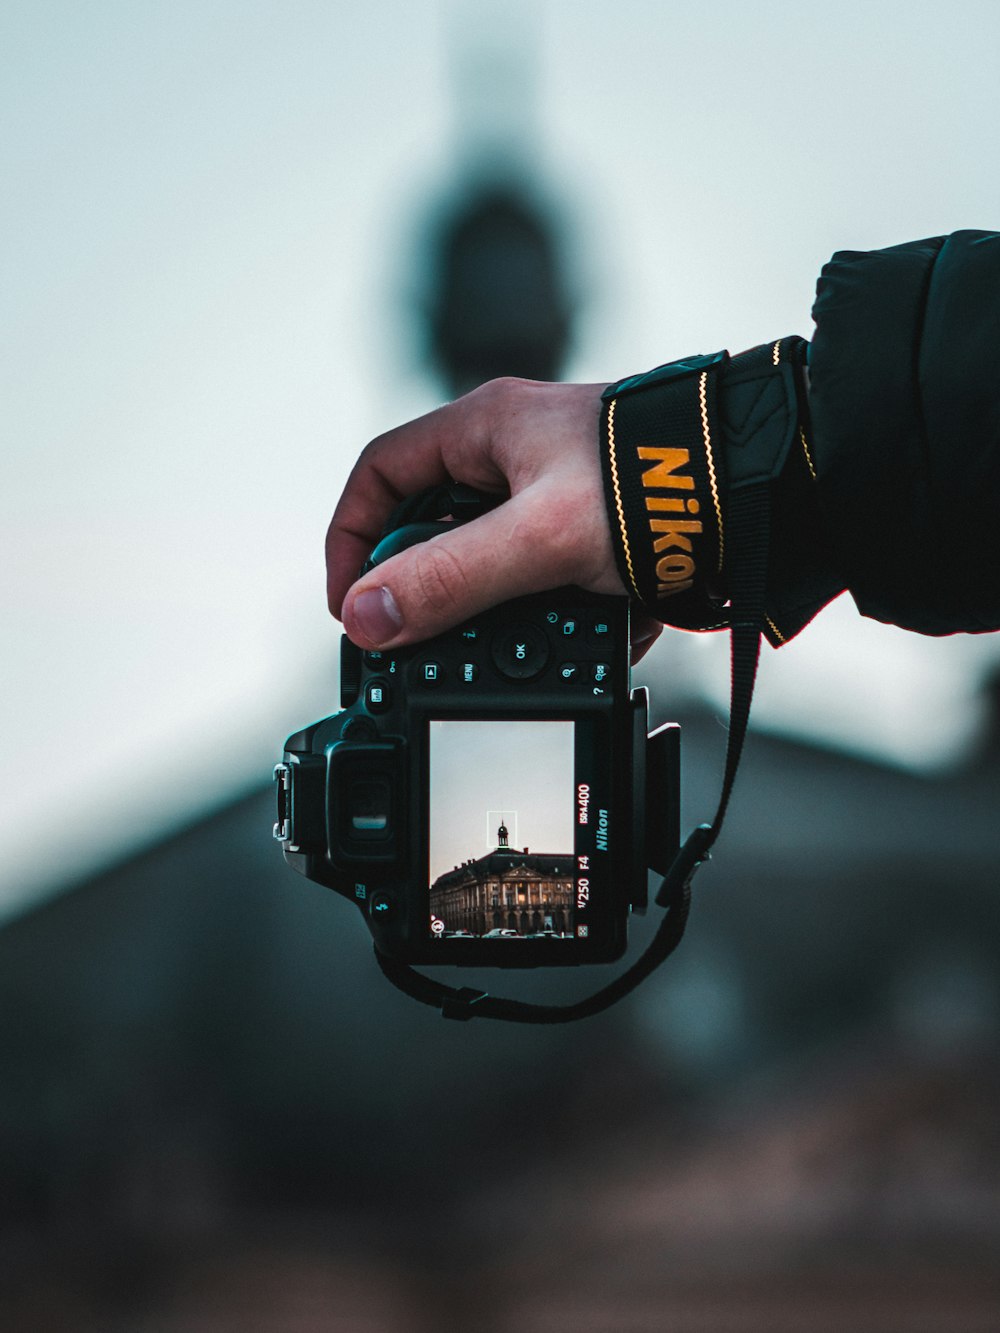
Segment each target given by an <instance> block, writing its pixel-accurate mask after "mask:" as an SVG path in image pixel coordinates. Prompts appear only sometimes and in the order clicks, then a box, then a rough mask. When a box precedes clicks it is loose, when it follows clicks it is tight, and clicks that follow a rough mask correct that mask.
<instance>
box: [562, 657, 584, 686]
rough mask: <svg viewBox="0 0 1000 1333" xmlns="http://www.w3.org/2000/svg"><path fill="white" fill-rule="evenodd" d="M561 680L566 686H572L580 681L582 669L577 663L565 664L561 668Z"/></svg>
mask: <svg viewBox="0 0 1000 1333" xmlns="http://www.w3.org/2000/svg"><path fill="white" fill-rule="evenodd" d="M559 679H560V680H561V681H563V682H564V683H565V684H567V685H570V684H572V683H573V681H575V680H579V679H580V668H579V666H578V665H577V663H576V662H563V664H562V666H561V667H560V668H559Z"/></svg>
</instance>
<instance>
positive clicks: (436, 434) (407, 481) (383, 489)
mask: <svg viewBox="0 0 1000 1333" xmlns="http://www.w3.org/2000/svg"><path fill="white" fill-rule="evenodd" d="M472 397H473V395H467V396H466V397H465V398H459V399H458V400H457V401H456V402H454V403H448V404H446V405H445V406H444V407H439V408H436V409H435V410H434V411H433V412H428V413H427V414H426V415H425V416H422V417H418V418H417V419H416V420H415V421H410V422H408V423H407V424H406V425H405V426H398V427H396V429H394V430H390V431H387V432H386V433H385V434H384V435H379V436H378V437H377V438H376V439H374V440H372V442H371V443H370V444H369V445H367V446H366V447H365V449H364V450H363V451H362V453H361V456H360V457H359V458H358V461H357V462H356V463H355V465H354V468H353V470H352V472H351V475H350V476H349V477H348V479H347V484H346V486H345V487H344V493H343V495H342V496H341V497H340V500H339V502H338V504H337V507H336V509H335V510H334V514H333V518H332V519H331V521H330V527H329V529H328V530H327V534H326V571H327V600H328V602H329V606H330V611H331V612H332V613H333V615H335V616H336V615H339V614H340V608H341V605H342V603H343V600H344V594H345V593H346V592H347V589H348V588H349V587H350V586H351V584H352V583H354V582H355V580H356V579H357V577H358V571H359V570H360V568H361V566H362V564H363V563H364V561H365V560H366V559H367V557H368V556H369V555H370V554H371V550H372V547H373V546H374V545H375V543H376V542H377V541H378V539H379V537H380V536H381V535H382V530H383V528H384V526H385V522H386V519H387V518H388V517H389V515H390V514H391V513H392V511H393V509H394V508H395V507H396V505H398V504H399V502H400V501H401V500H403V499H404V498H405V497H406V496H408V495H414V494H416V493H417V492H418V491H421V490H424V489H425V488H426V487H428V486H440V485H442V484H444V483H445V482H447V481H464V482H467V483H468V484H469V485H471V486H478V487H479V488H480V489H482V490H491V491H495V490H503V489H504V482H503V476H502V474H501V473H500V471H499V469H498V468H497V467H496V465H495V464H494V462H493V461H492V459H491V457H490V455H489V443H490V441H489V433H488V431H485V430H484V428H483V426H482V425H481V418H480V415H479V413H478V412H476V411H475V410H470V401H469V400H470V399H471V398H472ZM472 406H473V408H474V404H473V405H472Z"/></svg>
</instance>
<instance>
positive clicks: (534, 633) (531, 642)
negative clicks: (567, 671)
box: [493, 625, 549, 680]
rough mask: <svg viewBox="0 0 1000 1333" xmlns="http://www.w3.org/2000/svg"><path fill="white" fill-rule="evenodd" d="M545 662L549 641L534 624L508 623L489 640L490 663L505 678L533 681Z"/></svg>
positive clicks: (546, 663) (546, 662) (542, 669)
mask: <svg viewBox="0 0 1000 1333" xmlns="http://www.w3.org/2000/svg"><path fill="white" fill-rule="evenodd" d="M548 661H549V641H548V636H547V635H546V634H545V632H544V631H543V630H540V629H538V628H537V627H536V626H535V625H510V626H508V627H507V628H506V629H504V630H502V631H501V632H500V633H499V634H498V635H497V636H496V638H494V640H493V662H494V665H495V666H496V669H497V670H498V671H499V672H500V674H501V675H502V676H506V677H507V679H508V680H533V679H534V677H535V676H537V675H538V674H539V672H541V671H544V670H545V668H546V666H547V665H548Z"/></svg>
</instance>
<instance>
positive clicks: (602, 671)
mask: <svg viewBox="0 0 1000 1333" xmlns="http://www.w3.org/2000/svg"><path fill="white" fill-rule="evenodd" d="M590 678H591V680H593V681H594V682H596V684H598V685H603V684H604V682H605V681H607V680H610V679H611V666H610V664H609V663H608V662H595V663H594V665H593V666H592V667H591V669H590Z"/></svg>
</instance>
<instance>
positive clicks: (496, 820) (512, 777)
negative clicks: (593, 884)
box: [428, 720, 575, 940]
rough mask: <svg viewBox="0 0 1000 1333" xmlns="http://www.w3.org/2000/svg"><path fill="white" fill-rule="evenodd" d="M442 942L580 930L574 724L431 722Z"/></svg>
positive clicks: (436, 926) (435, 898)
mask: <svg viewBox="0 0 1000 1333" xmlns="http://www.w3.org/2000/svg"><path fill="white" fill-rule="evenodd" d="M429 725H430V856H429V861H430V864H429V867H428V872H429V873H428V883H429V886H430V931H431V935H432V937H434V938H435V939H462V938H469V939H487V940H517V939H520V940H525V939H536V940H546V939H548V940H551V939H570V938H572V936H573V933H574V905H575V897H574V869H575V857H574V850H575V848H574V822H573V820H574V790H575V789H574V775H575V766H574V739H575V738H574V723H573V722H566V721H562V722H542V721H539V722H528V721H511V720H504V721H489V722H467V721H454V720H447V721H443V720H437V721H432V722H431V723H430V724H429Z"/></svg>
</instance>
